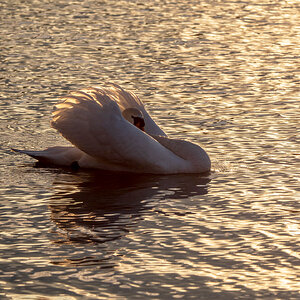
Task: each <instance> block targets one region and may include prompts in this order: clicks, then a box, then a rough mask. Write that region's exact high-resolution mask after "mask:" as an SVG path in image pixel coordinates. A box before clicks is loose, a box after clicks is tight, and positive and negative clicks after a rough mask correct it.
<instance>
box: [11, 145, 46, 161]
mask: <svg viewBox="0 0 300 300" xmlns="http://www.w3.org/2000/svg"><path fill="white" fill-rule="evenodd" d="M11 150H12V151H14V152H18V153H22V154H26V155H29V156H31V157H33V158H35V159H37V160H40V159H42V158H44V157H45V154H44V153H43V152H44V151H28V150H19V149H15V148H11ZM43 154H44V155H43Z"/></svg>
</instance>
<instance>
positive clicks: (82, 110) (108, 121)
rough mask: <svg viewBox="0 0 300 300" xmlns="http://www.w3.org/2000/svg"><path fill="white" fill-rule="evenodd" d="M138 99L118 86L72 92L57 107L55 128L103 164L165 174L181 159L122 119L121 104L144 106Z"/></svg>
mask: <svg viewBox="0 0 300 300" xmlns="http://www.w3.org/2000/svg"><path fill="white" fill-rule="evenodd" d="M134 97H136V96H135V95H134V94H130V93H128V92H126V91H124V90H123V89H121V88H119V87H118V86H116V85H114V86H113V87H112V88H110V89H101V88H89V89H85V90H82V91H78V92H72V93H71V94H70V95H69V96H67V97H65V98H63V100H64V102H62V103H60V104H58V105H56V111H54V113H53V119H52V122H51V125H52V127H53V128H55V129H57V130H58V131H59V132H60V133H61V134H62V135H63V136H64V137H65V138H66V139H67V140H69V141H70V142H71V143H72V144H74V145H75V146H76V147H78V148H79V149H80V150H82V151H83V152H85V153H87V154H89V155H90V156H92V157H94V158H95V159H97V160H98V161H99V162H103V163H107V164H110V165H112V164H113V165H114V167H116V166H120V169H122V170H124V168H125V169H126V168H127V169H128V170H130V171H134V170H136V171H141V170H143V171H146V172H147V169H148V170H151V172H157V173H163V172H164V171H165V170H166V169H167V164H168V162H169V161H170V159H171V160H178V159H179V160H180V158H178V157H177V156H175V155H174V154H173V153H172V152H171V151H169V150H168V149H167V148H165V147H163V146H162V145H161V144H160V143H159V142H157V141H156V140H155V139H153V138H152V137H150V136H149V135H148V134H146V133H145V132H143V131H141V130H139V129H138V128H137V127H135V126H134V125H132V124H131V123H129V122H127V121H126V120H125V119H124V118H123V117H122V114H121V110H120V106H119V105H120V104H119V102H120V101H121V102H122V105H127V104H128V103H131V101H134V103H135V104H136V105H138V106H140V105H142V103H141V101H140V100H139V99H138V98H134ZM124 99H125V100H126V101H125V100H124ZM124 103H125V104H124ZM149 118H150V116H149ZM151 120H152V119H151ZM152 122H153V121H152ZM157 128H159V127H158V126H157Z"/></svg>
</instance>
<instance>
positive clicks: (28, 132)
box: [0, 0, 300, 299]
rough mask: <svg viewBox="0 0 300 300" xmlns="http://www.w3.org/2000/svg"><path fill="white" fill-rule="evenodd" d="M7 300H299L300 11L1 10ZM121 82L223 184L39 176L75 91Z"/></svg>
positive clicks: (211, 5)
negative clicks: (39, 153) (53, 119)
mask: <svg viewBox="0 0 300 300" xmlns="http://www.w3.org/2000/svg"><path fill="white" fill-rule="evenodd" d="M0 7H1V15H0V24H1V25H0V26H1V35H0V45H1V52H0V56H1V59H0V72H1V73H0V98H1V102H0V105H1V113H0V129H1V141H0V147H1V148H0V149H1V151H0V157H1V160H0V174H1V177H0V182H1V186H0V195H1V201H0V227H1V239H0V253H1V256H0V257H1V259H0V265H1V267H0V268H1V272H0V298H1V299H41V297H43V299H62V298H63V299H104V298H108V299H116V298H117V299H119V298H120V299H124V298H125V299H126V298H127V299H145V298H153V299H172V298H184V299H192V298H194V299H299V297H300V295H299V290H300V284H299V275H300V270H299V234H300V228H299V227H300V225H299V221H300V218H299V212H300V209H299V199H300V192H299V170H300V159H299V69H300V65H299V53H300V50H299V25H300V24H299V20H300V14H299V8H300V7H299V3H298V1H296V0H291V1H283V0H278V1H267V0H263V1H256V0H253V1H208V0H207V1H201V3H199V1H192V0H187V1H148V2H147V3H144V2H143V1H103V2H102V1H93V0H91V1H73V2H72V1H71V2H70V1H65V0H60V1H52V2H48V1H29V2H28V1H27V2H24V1H17V0H16V1H5V2H2V3H1V4H0ZM104 82H116V83H118V84H120V85H121V86H122V87H125V88H127V89H130V90H133V91H135V92H136V93H137V94H138V95H139V96H140V98H141V99H142V100H143V101H144V103H145V104H146V106H147V109H148V111H149V112H150V113H151V115H152V116H153V118H154V119H155V120H156V121H157V123H158V124H159V125H160V126H162V128H163V129H164V130H165V131H166V132H167V133H168V134H169V135H170V136H172V137H178V138H185V139H188V140H190V141H192V142H195V143H199V144H201V145H202V146H203V147H204V148H205V149H206V151H207V152H208V153H209V155H210V157H211V159H212V164H213V170H212V172H211V174H209V175H206V176H200V175H176V176H153V175H139V176H137V175H128V174H127V175H125V174H113V173H106V172H87V171H79V172H72V171H71V170H68V169H64V170H61V169H55V168H38V167H35V165H34V162H33V161H32V159H31V158H29V157H23V156H21V155H16V154H15V153H12V152H11V151H10V147H14V148H20V149H23V148H24V149H41V148H46V147H47V146H49V145H65V144H67V142H66V141H64V139H63V138H62V137H60V136H59V135H58V134H57V133H56V132H55V130H53V129H51V128H50V126H49V120H50V115H51V111H52V107H53V105H54V104H55V103H57V101H58V99H59V97H61V96H63V95H65V94H66V93H67V92H68V91H70V90H74V89H78V88H82V87H84V86H92V85H99V84H102V83H104Z"/></svg>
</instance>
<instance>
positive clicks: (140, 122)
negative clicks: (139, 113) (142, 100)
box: [131, 116, 145, 131]
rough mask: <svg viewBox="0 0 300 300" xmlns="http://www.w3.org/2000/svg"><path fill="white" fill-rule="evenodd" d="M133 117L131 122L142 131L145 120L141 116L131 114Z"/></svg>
mask: <svg viewBox="0 0 300 300" xmlns="http://www.w3.org/2000/svg"><path fill="white" fill-rule="evenodd" d="M131 117H132V119H133V124H134V125H135V126H136V127H138V128H139V129H141V130H143V131H144V127H145V121H144V119H143V118H140V117H134V116H131Z"/></svg>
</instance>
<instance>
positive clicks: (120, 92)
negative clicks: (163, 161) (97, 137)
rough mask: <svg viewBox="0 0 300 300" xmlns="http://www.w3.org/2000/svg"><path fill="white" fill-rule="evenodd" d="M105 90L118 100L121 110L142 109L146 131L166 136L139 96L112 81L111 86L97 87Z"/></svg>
mask: <svg viewBox="0 0 300 300" xmlns="http://www.w3.org/2000/svg"><path fill="white" fill-rule="evenodd" d="M96 88H97V89H100V90H102V91H104V92H105V93H106V94H107V95H109V96H110V97H112V98H113V99H114V100H115V101H117V103H118V105H119V107H120V109H121V111H123V110H124V109H126V108H130V107H135V108H137V109H139V110H141V111H142V113H143V115H144V119H145V124H146V125H145V131H146V132H147V133H149V134H154V135H163V136H166V134H165V133H164V131H163V130H162V129H161V128H160V127H159V126H158V125H157V124H156V123H155V122H154V120H153V119H152V118H151V117H150V115H149V114H148V112H147V111H146V108H145V106H144V104H143V102H142V101H141V100H140V99H139V97H138V96H137V95H136V94H134V93H133V92H130V91H127V90H124V89H122V88H121V87H120V86H119V85H117V84H114V83H110V85H109V87H107V88H105V89H104V88H101V87H96Z"/></svg>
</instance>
